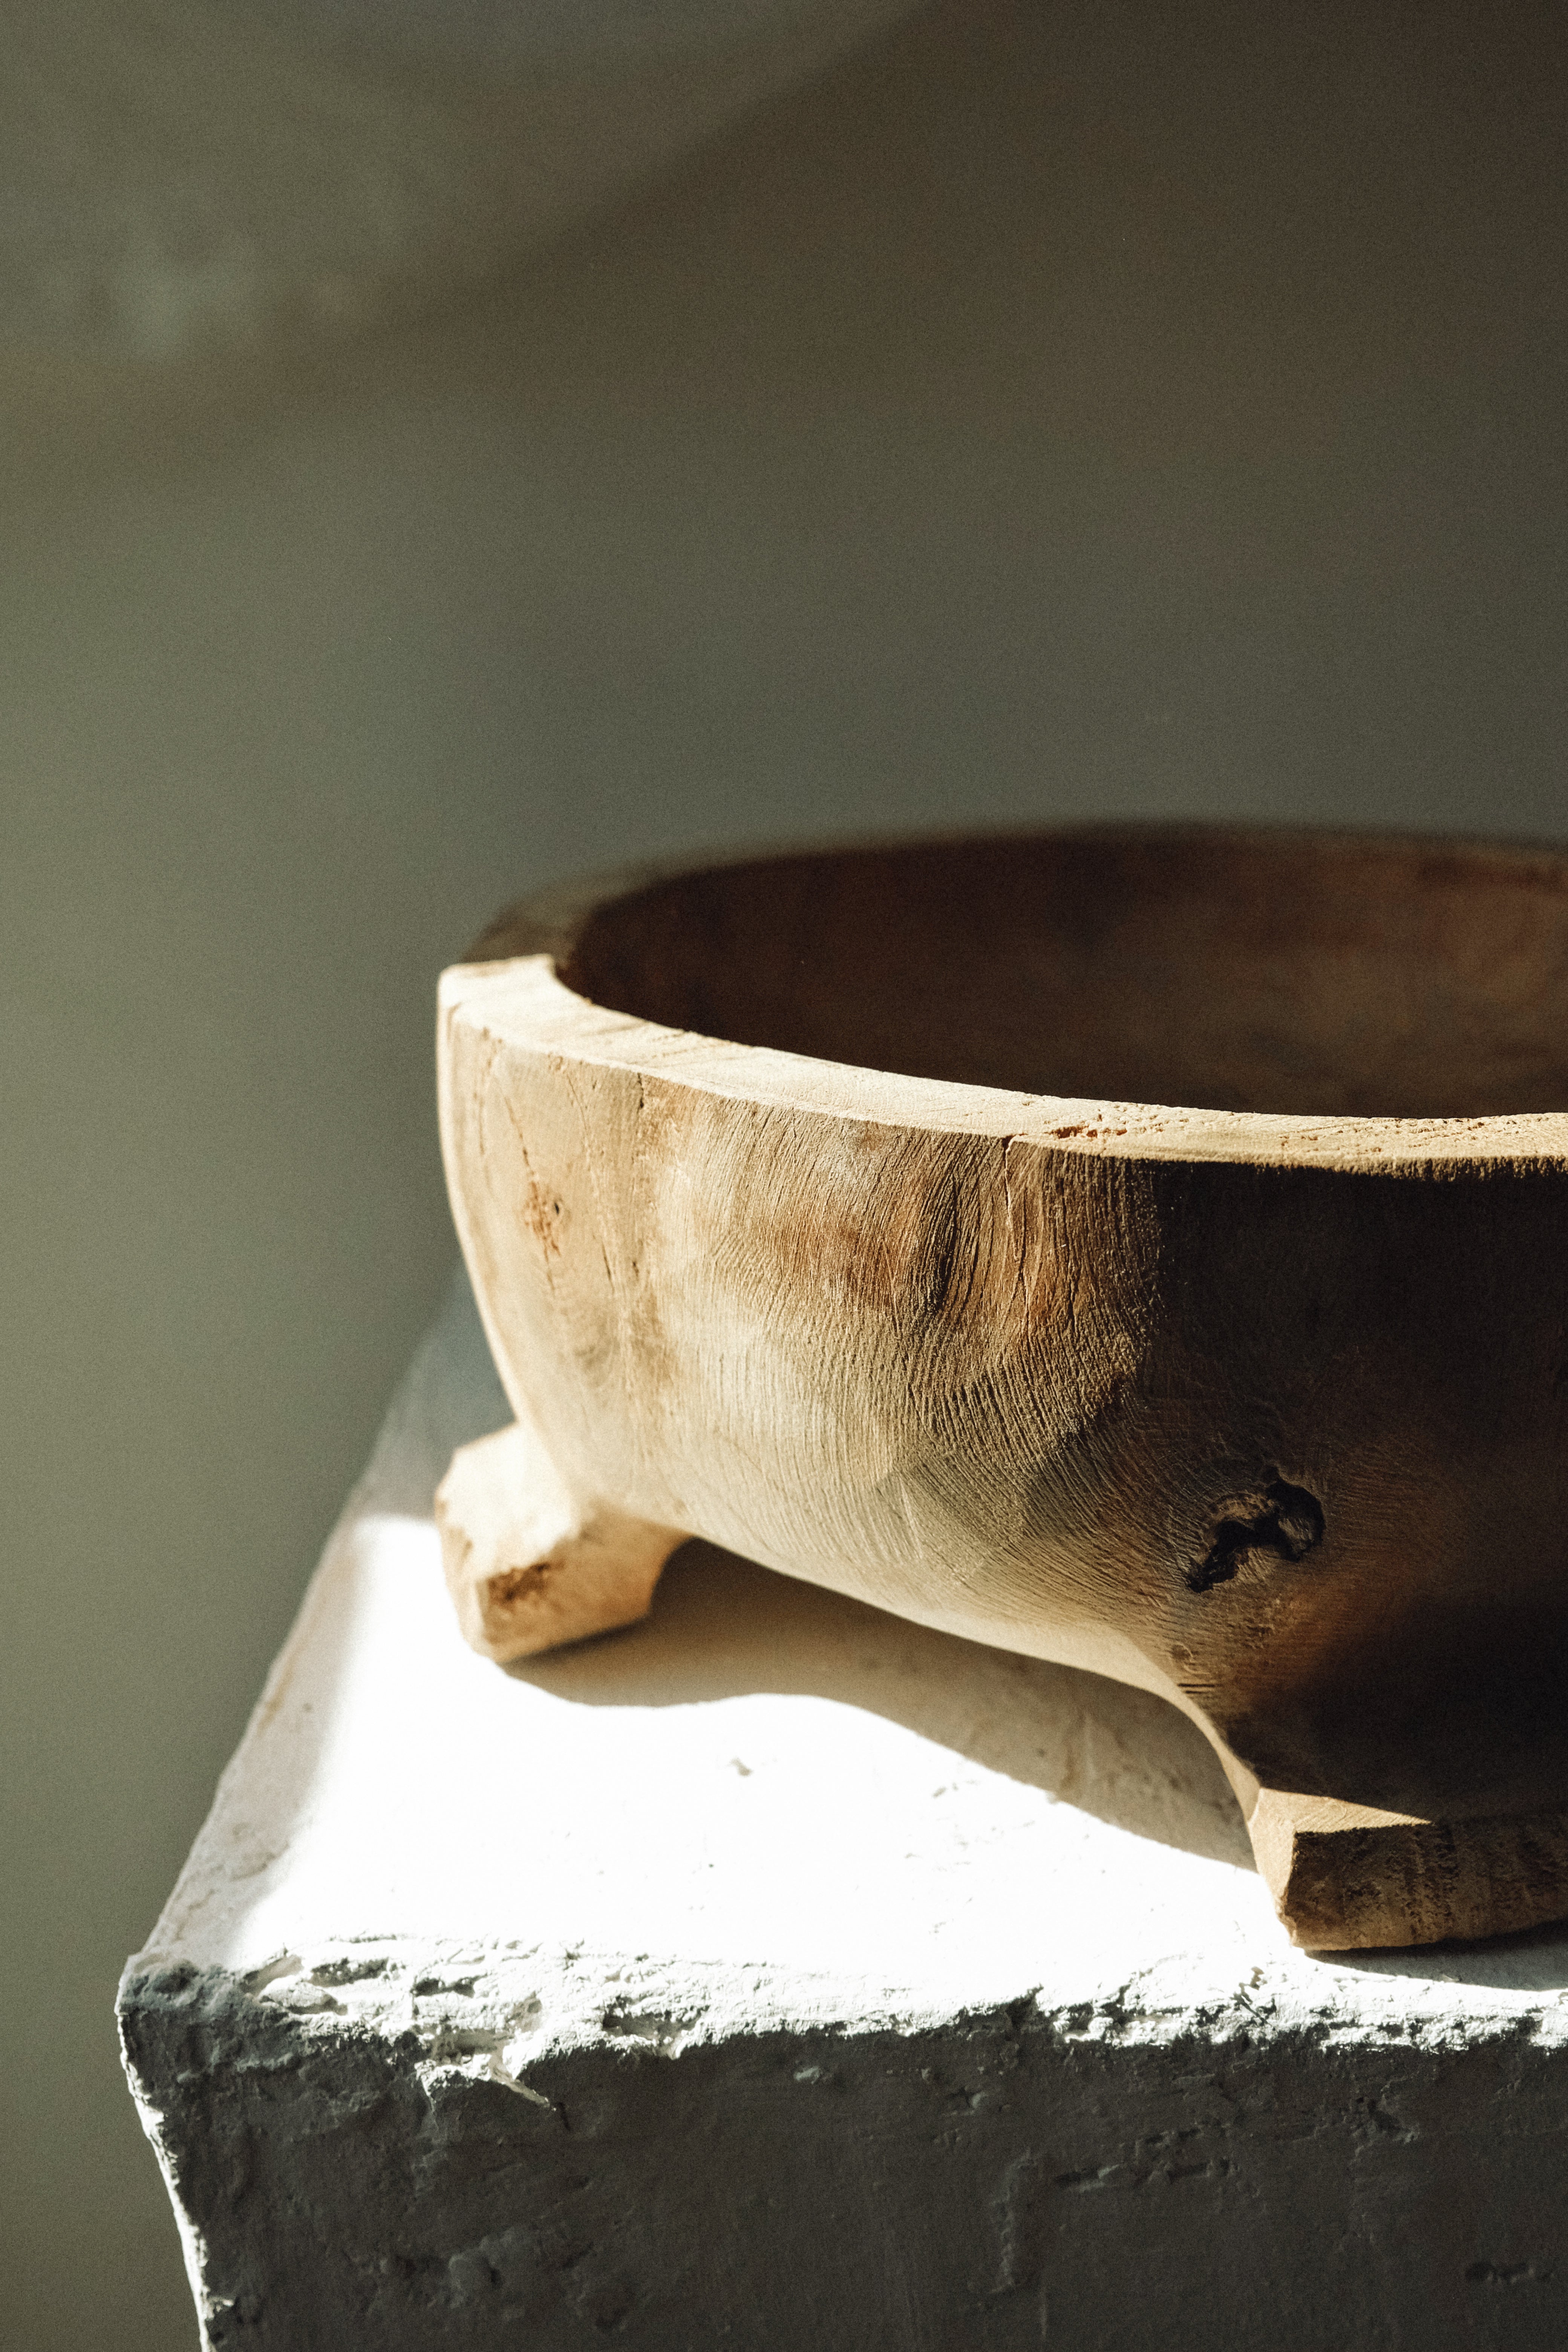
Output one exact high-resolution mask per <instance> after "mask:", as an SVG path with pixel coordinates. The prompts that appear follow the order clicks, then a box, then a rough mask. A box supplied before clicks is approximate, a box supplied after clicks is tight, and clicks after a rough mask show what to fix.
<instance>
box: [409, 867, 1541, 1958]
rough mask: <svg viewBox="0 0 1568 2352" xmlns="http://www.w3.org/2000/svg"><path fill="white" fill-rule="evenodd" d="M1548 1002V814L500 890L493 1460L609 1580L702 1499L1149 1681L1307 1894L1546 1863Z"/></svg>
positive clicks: (944, 1620) (1484, 1886)
mask: <svg viewBox="0 0 1568 2352" xmlns="http://www.w3.org/2000/svg"><path fill="white" fill-rule="evenodd" d="M1565 1015H1568V858H1565V857H1564V856H1560V855H1558V854H1557V853H1554V852H1549V851H1533V850H1524V849H1510V848H1504V847H1496V846H1488V845H1467V844H1453V843H1441V842H1423V841H1408V840H1383V839H1376V838H1373V837H1364V838H1358V837H1354V836H1337V837H1336V836H1319V835H1284V834H1247V833H1237V832H1218V831H1200V830H1183V831H1174V830H1173V831H1153V830H1142V829H1134V828H1122V829H1103V830H1098V831H1093V832H1079V833H1067V834H1054V835H1028V836H1023V837H1020V838H1015V839H1007V840H996V839H986V840H979V841H975V840H965V841H959V842H949V843H939V844H929V843H928V844H917V845H906V846H900V847H891V848H886V847H885V848H879V849H865V850H849V851H837V852H831V853H826V852H825V853H821V854H818V855H815V856H809V855H798V856H785V857H779V858H774V859H758V860H755V861H752V862H750V863H745V864H737V865H731V866H718V867H712V868H710V869H706V870H704V871H700V872H696V873H683V874H676V875H669V876H664V877H652V878H646V877H645V878H643V879H642V880H640V881H637V880H633V881H624V882H622V883H620V884H614V885H609V886H599V887H595V888H592V889H589V890H585V891H582V892H576V893H564V894H558V895H556V896H555V897H553V898H550V899H546V900H540V901H536V902H534V903H533V904H532V905H531V907H529V908H523V909H520V910H516V911H515V912H514V913H513V914H511V915H510V916H508V917H507V918H504V919H502V921H501V922H500V924H498V925H497V926H494V927H492V929H491V931H490V932H489V933H488V934H487V935H486V937H485V939H484V940H482V941H481V942H480V943H479V947H478V949H477V950H475V954H474V959H473V961H470V962H468V963H467V964H465V965H462V966H459V967H458V968H456V969H455V970H454V971H450V972H448V973H447V975H445V977H444V979H443V982H442V992H441V1024H440V1064H441V1082H440V1083H441V1115H442V1130H443V1139H444V1149H445V1151H446V1157H447V1172H448V1181H449V1184H450V1188H451V1192H452V1198H453V1203H454V1209H455V1213H456V1215H457V1219H458V1231H459V1234H460V1235H461V1238H462V1242H463V1247H464V1250H465V1254H466V1255H467V1257H468V1265H469V1269H470V1272H471V1274H472V1276H473V1279H474V1286H475V1290H476V1294H477V1296H478V1297H479V1302H480V1307H481V1312H482V1313H483V1315H484V1317H485V1320H486V1326H487V1329H488V1331H489V1337H490V1341H491V1345H492V1348H493V1349H494V1351H495V1356H496V1360H497V1364H498V1367H499V1368H500V1373H501V1377H502V1379H503V1381H505V1383H506V1386H507V1389H508V1391H509V1394H510V1398H511V1401H512V1403H513V1405H514V1407H515V1409H516V1410H517V1412H518V1415H519V1425H520V1430H521V1433H522V1434H521V1437H520V1438H519V1439H518V1440H517V1441H516V1444H517V1445H518V1446H519V1447H520V1448H521V1449H523V1451H524V1452H526V1453H527V1454H528V1456H529V1458H530V1459H531V1460H532V1461H534V1462H535V1463H536V1464H537V1463H539V1462H541V1461H542V1462H543V1464H544V1465H545V1467H544V1468H542V1469H539V1470H537V1471H535V1472H532V1473H530V1474H529V1475H528V1476H527V1477H525V1478H523V1479H522V1480H521V1483H522V1484H523V1485H525V1486H530V1487H531V1492H533V1491H535V1490H536V1491H537V1494H539V1495H543V1494H545V1493H546V1492H548V1493H549V1494H551V1495H553V1496H556V1497H557V1498H559V1497H561V1496H564V1497H566V1498H567V1500H566V1501H565V1502H564V1503H562V1502H560V1500H559V1499H557V1501H556V1502H555V1503H553V1504H552V1506H551V1507H552V1508H553V1509H554V1510H555V1511H556V1514H557V1517H559V1516H560V1515H561V1513H562V1512H563V1511H564V1512H565V1513H566V1516H567V1517H568V1518H571V1520H572V1523H573V1525H574V1526H578V1525H580V1526H582V1527H587V1526H590V1525H594V1524H598V1525H599V1526H601V1527H603V1528H618V1529H619V1531H620V1533H619V1538H618V1541H619V1543H620V1546H621V1550H622V1553H623V1554H624V1561H625V1579H624V1590H622V1591H620V1594H619V1598H618V1600H617V1601H616V1604H615V1607H616V1610H618V1612H619V1613H615V1612H614V1611H612V1608H611V1606H610V1601H609V1599H608V1597H607V1596H608V1587H607V1586H602V1593H603V1595H604V1598H603V1602H602V1605H603V1613H602V1614H599V1615H598V1616H597V1619H596V1622H597V1623H598V1624H600V1625H608V1624H610V1623H614V1622H625V1618H626V1615H627V1614H631V1613H636V1606H637V1605H641V1606H646V1601H647V1593H648V1592H650V1591H651V1590H652V1582H653V1577H654V1575H656V1574H657V1569H658V1561H659V1560H661V1559H662V1558H663V1557H664V1551H659V1550H658V1546H659V1544H660V1543H662V1544H663V1546H664V1550H665V1551H667V1550H668V1549H669V1547H670V1546H671V1545H672V1544H673V1543H674V1542H675V1541H676V1540H678V1539H679V1536H680V1535H681V1534H683V1533H684V1534H693V1535H701V1536H705V1537H707V1538H710V1539H711V1540H714V1541H716V1542H719V1543H721V1544H724V1545H726V1546H728V1547H730V1548H731V1549H733V1550H736V1551H739V1552H742V1553H743V1554H745V1555H747V1556H749V1557H751V1558H753V1559H760V1560H763V1561H764V1562H766V1563H767V1564H768V1565H770V1566H773V1567H775V1568H781V1569H784V1570H791V1571H793V1572H794V1573H795V1574H797V1575H803V1576H806V1577H809V1578H812V1579H815V1580H816V1581H818V1582H821V1583H824V1584H827V1585H830V1586H833V1587H835V1588H836V1589H837V1590H839V1591H845V1592H849V1593H853V1594H856V1595H857V1596H858V1597H860V1598H862V1599H865V1600H867V1601H872V1602H874V1603H876V1604H877V1605H879V1606H880V1607H883V1608H887V1609H892V1610H895V1611H898V1612H901V1613H902V1614H904V1615H906V1616H909V1617H912V1618H916V1619H918V1620H920V1621H921V1622H925V1623H928V1624H931V1625H935V1626H938V1627H941V1628H943V1629H945V1630H948V1631H951V1632H953V1633H961V1634H963V1635H966V1636H968V1637H970V1638H972V1639H978V1640H982V1641H988V1642H993V1643H998V1644H1001V1645H1004V1646H1006V1647H1010V1648H1014V1649H1017V1650H1021V1651H1026V1652H1029V1653H1031V1654H1036V1655H1039V1656H1044V1657H1050V1658H1055V1659H1058V1660H1061V1661H1063V1662H1065V1663H1068V1664H1077V1665H1081V1666H1087V1667H1089V1668H1091V1669H1092V1670H1094V1671H1096V1672H1099V1673H1101V1674H1108V1675H1114V1676H1117V1677H1118V1678H1120V1679H1121V1680H1123V1681H1127V1682H1131V1683H1134V1684H1137V1685H1141V1686H1142V1687H1144V1688H1146V1689H1150V1690H1153V1691H1157V1692H1159V1693H1160V1694H1162V1695H1163V1696H1165V1697H1167V1698H1169V1699H1170V1700H1172V1701H1173V1703H1174V1704H1175V1705H1177V1706H1181V1707H1183V1708H1184V1710H1185V1711H1186V1712H1187V1713H1188V1714H1189V1715H1190V1716H1191V1717H1193V1718H1194V1720H1195V1721H1196V1722H1197V1723H1198V1724H1199V1725H1200V1726H1201V1727H1202V1728H1203V1729H1204V1730H1205V1733H1206V1734H1207V1736H1208V1737H1209V1738H1211V1739H1212V1740H1213V1741H1214V1743H1215V1747H1216V1748H1217V1749H1218V1751H1219V1753H1220V1755H1221V1758H1222V1759H1223V1760H1224V1762H1225V1764H1226V1769H1227V1771H1228V1772H1229V1774H1230V1777H1231V1780H1232V1784H1233V1786H1234V1787H1235V1788H1236V1790H1237V1795H1238V1798H1239V1799H1240V1801H1241V1802H1242V1805H1243V1807H1244V1810H1245V1811H1246V1812H1247V1816H1248V1822H1249V1826H1250V1827H1251V1828H1252V1830H1253V1833H1254V1847H1255V1851H1256V1853H1257V1854H1258V1861H1259V1864H1260V1867H1261V1868H1262V1869H1263V1871H1264V1874H1265V1875H1266V1876H1267V1877H1268V1882H1269V1884H1270V1885H1271V1886H1272V1888H1273V1889H1274V1892H1275V1894H1276V1896H1277V1898H1278V1900H1279V1904H1280V1908H1281V1913H1282V1916H1284V1918H1285V1920H1286V1922H1287V1925H1288V1926H1289V1927H1290V1928H1291V1930H1292V1932H1293V1933H1294V1934H1295V1935H1296V1936H1297V1937H1298V1939H1299V1940H1302V1941H1306V1942H1309V1943H1311V1944H1313V1945H1319V1946H1353V1945H1356V1944H1361V1943H1372V1944H1375V1943H1398V1942H1405V1941H1424V1940H1431V1939H1434V1938H1436V1937H1443V1936H1447V1935H1467V1936H1468V1935H1476V1934H1480V1933H1486V1932H1496V1931H1499V1930H1500V1929H1503V1928H1509V1927H1520V1926H1523V1925H1528V1924H1531V1922H1533V1921H1537V1920H1541V1919H1544V1918H1548V1917H1553V1916H1559V1915H1560V1914H1563V1913H1564V1912H1568V1719H1565V1710H1564V1706H1563V1692H1564V1690H1565V1689H1568V1680H1565V1675H1568V1534H1565V1532H1564V1530H1565V1526H1568V1519H1565V1504H1568V1447H1565V1443H1564V1441H1565V1437H1568V1019H1565ZM519 1458H520V1459H521V1454H520V1457H519ZM551 1480H553V1481H554V1482H555V1483H554V1485H553V1486H551V1484H550V1481H551ZM459 1484H460V1481H459ZM534 1507H536V1506H535V1505H534V1504H531V1503H529V1502H527V1500H526V1498H525V1499H523V1500H520V1501H518V1502H516V1503H515V1504H514V1505H513V1506H510V1514H511V1517H510V1524H511V1526H512V1528H513V1534H512V1537H511V1538H510V1549H508V1547H507V1546H506V1545H502V1546H501V1547H500V1549H499V1550H498V1549H497V1548H496V1541H495V1538H494V1527H495V1525H496V1520H495V1516H494V1512H493V1511H492V1513H491V1517H490V1518H489V1520H486V1519H485V1518H484V1512H483V1509H482V1508H480V1507H478V1506H476V1507H475V1508H474V1510H472V1511H470V1512H468V1515H467V1517H465V1508H464V1506H463V1505H462V1503H461V1501H460V1499H458V1500H457V1501H455V1502H453V1503H452V1504H451V1505H450V1507H449V1508H448V1512H447V1558H448V1566H449V1570H451V1572H452V1574H453V1578H454V1582H455V1584H456V1586H457V1587H458V1590H459V1591H468V1592H480V1593H482V1592H484V1591H486V1590H488V1589H489V1588H490V1587H491V1583H492V1580H493V1579H495V1578H497V1577H503V1576H515V1572H516V1571H520V1570H528V1569H530V1568H531V1567H532V1566H534V1565H536V1564H537V1563H536V1562H535V1561H534V1560H532V1559H530V1560H522V1559H513V1558H512V1557H511V1552H512V1551H515V1550H517V1549H519V1547H520V1545H521V1548H522V1549H527V1548H528V1542H527V1540H526V1539H525V1538H523V1537H522V1536H521V1535H520V1534H519V1533H518V1532H517V1531H518V1530H519V1529H520V1528H525V1527H526V1526H527V1524H529V1522H528V1520H527V1512H528V1511H529V1510H530V1509H531V1508H534ZM607 1515H618V1516H616V1517H609V1516H607ZM502 1516H503V1517H504V1516H505V1514H504V1513H503V1514H502ZM563 1524H564V1522H563ZM633 1528H642V1529H646V1530H647V1532H646V1533H645V1534H634V1533H633V1532H632V1529H633ZM487 1529H489V1532H486V1530H487ZM614 1548H615V1547H614V1546H613V1545H612V1547H611V1549H614ZM655 1552H658V1559H654V1560H653V1565H652V1568H651V1570H649V1568H648V1565H647V1563H648V1562H649V1560H650V1559H653V1554H654V1553H655ZM547 1557H553V1555H551V1554H549V1552H548V1548H545V1549H542V1550H541V1551H540V1553H539V1558H540V1559H545V1558H547ZM595 1557H596V1559H597V1560H598V1563H599V1565H598V1570H597V1571H596V1572H597V1573H598V1574H599V1576H600V1578H601V1580H602V1579H603V1577H604V1575H605V1560H606V1559H607V1557H608V1554H607V1553H606V1551H605V1546H604V1544H603V1543H601V1544H600V1545H599V1548H598V1550H597V1553H596V1555H595ZM557 1567H558V1568H559V1570H560V1573H559V1574H556V1575H554V1577H553V1579H552V1583H553V1588H554V1590H555V1591H557V1592H558V1593H559V1594H560V1595H562V1596H564V1595H565V1593H566V1589H567V1582H566V1580H567V1573H568V1571H567V1570H566V1568H565V1566H564V1565H563V1563H562V1562H561V1561H559V1560H558V1561H557ZM525 1581H526V1580H525ZM612 1581H613V1580H612ZM508 1589H510V1590H511V1591H521V1590H522V1589H524V1587H522V1586H519V1585H518V1584H516V1582H515V1581H514V1583H513V1584H512V1585H511V1586H510V1588H508ZM583 1589H584V1595H586V1592H587V1584H586V1582H584V1588H583ZM639 1591H640V1592H642V1594H643V1600H642V1601H641V1603H640V1604H637V1603H636V1595H637V1592H639ZM466 1605H468V1621H469V1624H470V1629H472V1628H473V1627H474V1626H476V1625H479V1623H480V1622H481V1621H482V1622H483V1624H484V1625H485V1626H486V1627H487V1628H488V1631H487V1632H486V1633H485V1635H484V1638H485V1641H486V1643H488V1645H489V1649H490V1652H491V1654H502V1653H503V1652H504V1651H505V1649H506V1645H507V1643H508V1642H509V1641H510V1642H511V1643H512V1653H511V1654H518V1653H520V1652H521V1650H522V1649H524V1648H531V1647H540V1646H543V1643H544V1642H545V1641H548V1640H550V1639H560V1638H563V1634H562V1633H559V1632H555V1633H552V1632H551V1631H550V1623H551V1622H556V1623H560V1622H565V1621H564V1620H563V1619H560V1618H556V1619H553V1620H550V1621H547V1620H546V1619H544V1618H537V1619H535V1620H531V1621H530V1622H528V1623H526V1624H524V1623H522V1622H518V1623H517V1624H515V1625H513V1626H512V1627H511V1629H510V1631H509V1630H508V1627H507V1624H506V1623H505V1622H504V1612H500V1614H499V1615H498V1613H497V1608H498V1606H499V1604H492V1602H490V1601H484V1600H479V1601H472V1602H471V1603H469V1604H466ZM562 1605H563V1606H564V1605H565V1603H564V1598H563V1603H562ZM599 1605H600V1604H591V1603H589V1602H588V1601H587V1600H586V1599H584V1603H583V1607H582V1609H581V1610H580V1611H578V1612H576V1613H574V1615H573V1616H572V1618H571V1623H572V1626H573V1630H574V1632H576V1633H582V1632H586V1631H590V1630H593V1629H594V1628H593V1625H592V1624H590V1623H588V1622H583V1621H584V1615H586V1616H588V1617H594V1615H595V1608H596V1607H597V1606H599ZM487 1609H489V1615H488V1616H487V1615H486V1610H487ZM476 1612H477V1613H476Z"/></svg>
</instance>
